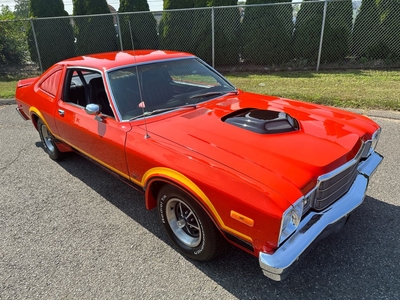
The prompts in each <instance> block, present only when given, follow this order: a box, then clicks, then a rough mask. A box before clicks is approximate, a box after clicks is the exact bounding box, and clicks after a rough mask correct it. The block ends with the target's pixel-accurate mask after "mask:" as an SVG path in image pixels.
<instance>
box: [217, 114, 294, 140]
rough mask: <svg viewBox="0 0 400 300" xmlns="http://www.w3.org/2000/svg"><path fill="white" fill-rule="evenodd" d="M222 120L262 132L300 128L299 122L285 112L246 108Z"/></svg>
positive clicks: (280, 131)
mask: <svg viewBox="0 0 400 300" xmlns="http://www.w3.org/2000/svg"><path fill="white" fill-rule="evenodd" d="M222 121H223V122H225V123H228V124H232V125H235V126H237V127H240V128H243V129H246V130H249V131H252V132H256V133H261V134H271V133H284V132H292V131H296V130H299V122H297V120H296V119H295V118H292V117H291V116H290V115H288V114H287V113H285V112H280V111H273V110H266V109H258V108H245V109H240V110H237V111H235V112H233V113H230V114H228V115H226V116H224V117H223V118H222Z"/></svg>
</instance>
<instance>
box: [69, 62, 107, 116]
mask: <svg viewBox="0 0 400 300" xmlns="http://www.w3.org/2000/svg"><path fill="white" fill-rule="evenodd" d="M63 99H64V102H69V103H73V104H76V105H79V106H86V105H87V104H90V103H94V104H98V105H99V106H100V111H101V113H102V114H105V115H108V116H111V117H113V116H114V113H113V111H112V109H111V106H110V103H109V101H108V97H107V93H106V90H105V87H104V82H103V78H102V77H101V73H99V72H96V71H92V70H85V69H69V70H68V71H67V76H66V81H65V83H64V97H63Z"/></svg>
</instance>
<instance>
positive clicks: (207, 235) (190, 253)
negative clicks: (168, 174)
mask: <svg viewBox="0 0 400 300" xmlns="http://www.w3.org/2000/svg"><path fill="white" fill-rule="evenodd" d="M173 198H175V199H176V198H178V199H180V200H181V201H183V202H185V204H186V205H187V206H189V207H190V208H191V209H192V211H193V212H194V214H195V215H196V217H197V220H198V222H199V227H200V231H201V234H202V240H201V242H200V244H199V245H198V246H197V247H189V246H187V245H185V244H183V243H182V242H181V241H180V240H179V239H178V237H177V236H176V235H175V234H174V232H173V231H172V229H171V227H170V225H169V223H168V220H167V218H166V211H165V209H166V207H167V203H168V201H171V199H173ZM157 204H158V213H159V216H160V220H161V223H162V224H163V227H164V229H165V231H166V232H167V234H168V236H169V237H170V239H171V240H172V242H173V243H174V244H175V245H176V246H177V248H178V249H179V251H180V252H182V254H184V255H185V256H187V257H189V258H191V259H194V260H198V261H207V260H210V259H212V258H213V257H214V256H215V250H216V249H215V244H214V243H213V241H214V240H215V230H216V229H215V228H214V227H213V226H215V225H214V224H213V223H212V221H211V220H210V218H209V217H208V215H207V214H206V213H205V212H204V210H203V209H202V208H201V206H200V205H199V204H197V203H196V201H195V200H194V199H193V198H192V197H191V196H189V195H188V194H186V193H185V192H183V191H181V190H180V189H178V188H176V187H174V186H169V185H168V186H165V187H164V188H162V189H161V191H160V193H159V194H158V198H157Z"/></svg>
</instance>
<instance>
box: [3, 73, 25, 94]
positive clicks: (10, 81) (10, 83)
mask: <svg viewBox="0 0 400 300" xmlns="http://www.w3.org/2000/svg"><path fill="white" fill-rule="evenodd" d="M19 79H22V78H17V77H13V76H0V99H9V98H14V96H15V87H16V86H17V82H18V80H19Z"/></svg>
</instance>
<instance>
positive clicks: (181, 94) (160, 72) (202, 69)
mask: <svg viewBox="0 0 400 300" xmlns="http://www.w3.org/2000/svg"><path fill="white" fill-rule="evenodd" d="M108 81H109V85H110V90H111V94H112V96H113V98H114V101H115V105H116V106H117V109H118V112H119V114H120V117H121V119H122V120H130V119H134V118H135V117H139V116H141V115H142V114H143V113H145V112H153V113H154V112H157V113H158V112H163V111H166V110H168V108H170V109H174V108H179V107H182V106H186V105H191V104H197V103H201V102H204V101H208V100H211V99H213V98H215V97H218V96H219V95H223V94H225V93H230V92H236V90H235V88H234V87H233V86H232V85H231V84H230V83H229V82H228V81H226V80H225V79H224V78H223V77H222V76H221V75H219V74H218V73H217V72H215V71H214V70H213V69H212V68H210V67H209V66H207V65H205V64H204V63H202V62H201V61H200V60H198V59H196V58H191V59H180V60H171V61H163V62H156V63H150V64H145V65H139V66H137V67H136V66H130V67H126V68H121V69H118V70H114V71H111V72H109V73H108ZM139 86H140V88H139Z"/></svg>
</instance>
